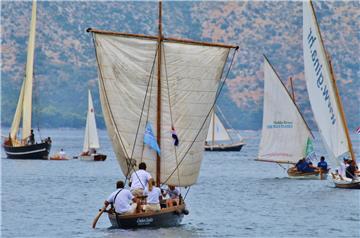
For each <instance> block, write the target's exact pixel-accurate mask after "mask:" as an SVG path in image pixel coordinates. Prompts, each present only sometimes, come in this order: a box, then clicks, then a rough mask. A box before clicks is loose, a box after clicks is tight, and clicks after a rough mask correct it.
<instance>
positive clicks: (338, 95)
mask: <svg viewBox="0 0 360 238" xmlns="http://www.w3.org/2000/svg"><path fill="white" fill-rule="evenodd" d="M310 6H311V9H312V13H313V15H314V17H315V23H316V27H317V30H318V32H319V36H320V41H321V46H322V47H323V50H324V52H325V57H326V58H327V60H328V63H329V68H330V77H331V81H332V84H331V86H332V87H333V90H334V92H335V101H336V104H337V106H338V107H339V112H340V117H341V120H342V125H343V128H344V131H345V136H346V140H347V142H348V147H349V152H350V155H351V159H352V160H353V161H354V162H355V163H356V159H355V154H354V151H353V148H352V144H351V140H350V135H349V129H348V127H347V123H346V118H345V113H344V109H343V106H342V102H341V99H340V94H339V91H338V88H337V84H336V80H335V75H334V71H333V67H332V63H331V59H330V57H329V55H328V54H327V51H326V49H325V45H324V41H323V38H322V35H321V31H320V27H319V24H318V21H317V17H316V14H315V9H314V6H313V3H312V1H311V0H310Z"/></svg>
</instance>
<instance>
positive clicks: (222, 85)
mask: <svg viewBox="0 0 360 238" xmlns="http://www.w3.org/2000/svg"><path fill="white" fill-rule="evenodd" d="M238 49H239V48H238V47H237V48H235V50H234V53H233V56H232V59H231V62H230V66H229V68H228V71H227V73H226V76H225V79H224V80H223V81H222V82H221V84H220V86H219V88H218V90H217V92H216V96H215V100H214V103H213V104H212V106H211V108H210V110H209V112H208V114H207V116H206V118H205V120H204V121H203V123H202V125H201V127H200V129H199V131H198V133H197V134H196V136H195V138H194V140H193V141H192V142H191V144H190V146H189V147H188V149H187V150H186V151H185V154H184V155H183V157H182V158H181V160H180V162H179V163H178V165H177V166H176V167H175V169H174V170H173V171H172V172H171V173H170V175H169V176H168V177H167V179H166V180H165V182H163V183H162V184H165V183H166V182H167V181H168V180H169V179H170V178H171V176H172V175H173V174H174V173H175V171H176V170H177V169H178V168H179V166H180V164H181V163H182V162H183V161H184V159H185V158H186V155H187V154H188V153H189V151H190V149H191V147H192V146H193V144H194V143H195V141H196V139H197V137H198V136H199V135H200V132H201V130H202V128H203V127H204V125H205V123H206V121H207V119H208V117H209V115H210V114H211V112H212V110H213V108H214V106H215V104H216V101H217V99H218V98H219V95H220V92H221V90H222V88H223V87H224V84H225V82H226V80H227V77H228V76H229V72H230V70H231V67H232V65H233V63H234V58H235V54H236V52H237V50H238Z"/></svg>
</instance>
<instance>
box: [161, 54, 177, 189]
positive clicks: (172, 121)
mask: <svg viewBox="0 0 360 238" xmlns="http://www.w3.org/2000/svg"><path fill="white" fill-rule="evenodd" d="M163 51H164V54H163V55H164V66H165V77H166V86H167V93H168V102H169V111H170V121H171V129H174V130H176V129H175V126H174V120H173V117H172V109H171V101H170V87H169V78H168V73H167V66H166V57H165V49H164V48H163ZM174 154H175V160H176V165H178V164H179V162H178V155H177V149H176V145H175V144H174ZM177 174H178V182H179V183H178V187H180V186H179V185H180V171H179V170H177ZM180 193H181V188H180Z"/></svg>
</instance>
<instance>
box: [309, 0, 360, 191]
mask: <svg viewBox="0 0 360 238" xmlns="http://www.w3.org/2000/svg"><path fill="white" fill-rule="evenodd" d="M303 50H304V65H305V79H306V86H307V91H308V94H309V99H310V105H311V108H312V112H313V114H314V118H315V121H316V124H317V126H318V128H319V132H320V135H321V138H322V141H323V143H324V145H325V148H326V150H327V152H328V154H329V157H330V160H331V161H332V162H333V164H334V165H340V163H342V161H343V158H347V159H351V160H352V161H353V163H354V164H356V158H355V154H354V151H353V148H352V144H351V140H350V135H349V130H348V127H347V123H346V118H345V113H344V110H343V107H342V103H341V99H340V95H339V92H338V89H337V85H336V80H335V76H334V72H333V68H332V64H331V60H330V58H329V56H328V54H327V51H326V50H325V46H324V43H323V40H322V36H321V32H320V27H319V25H318V23H317V19H316V15H315V11H314V7H313V5H312V2H311V1H305V2H303ZM341 178H342V179H341ZM341 178H340V177H339V176H334V177H333V182H334V183H335V186H336V187H339V188H357V189H359V188H360V180H359V179H356V178H349V179H348V178H345V176H341Z"/></svg>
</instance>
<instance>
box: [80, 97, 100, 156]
mask: <svg viewBox="0 0 360 238" xmlns="http://www.w3.org/2000/svg"><path fill="white" fill-rule="evenodd" d="M98 148H100V144H99V137H98V134H97V128H96V121H95V111H94V105H93V101H92V97H91V92H90V90H89V93H88V111H87V117H86V127H85V136H84V147H83V151H84V152H87V151H89V149H98Z"/></svg>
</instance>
